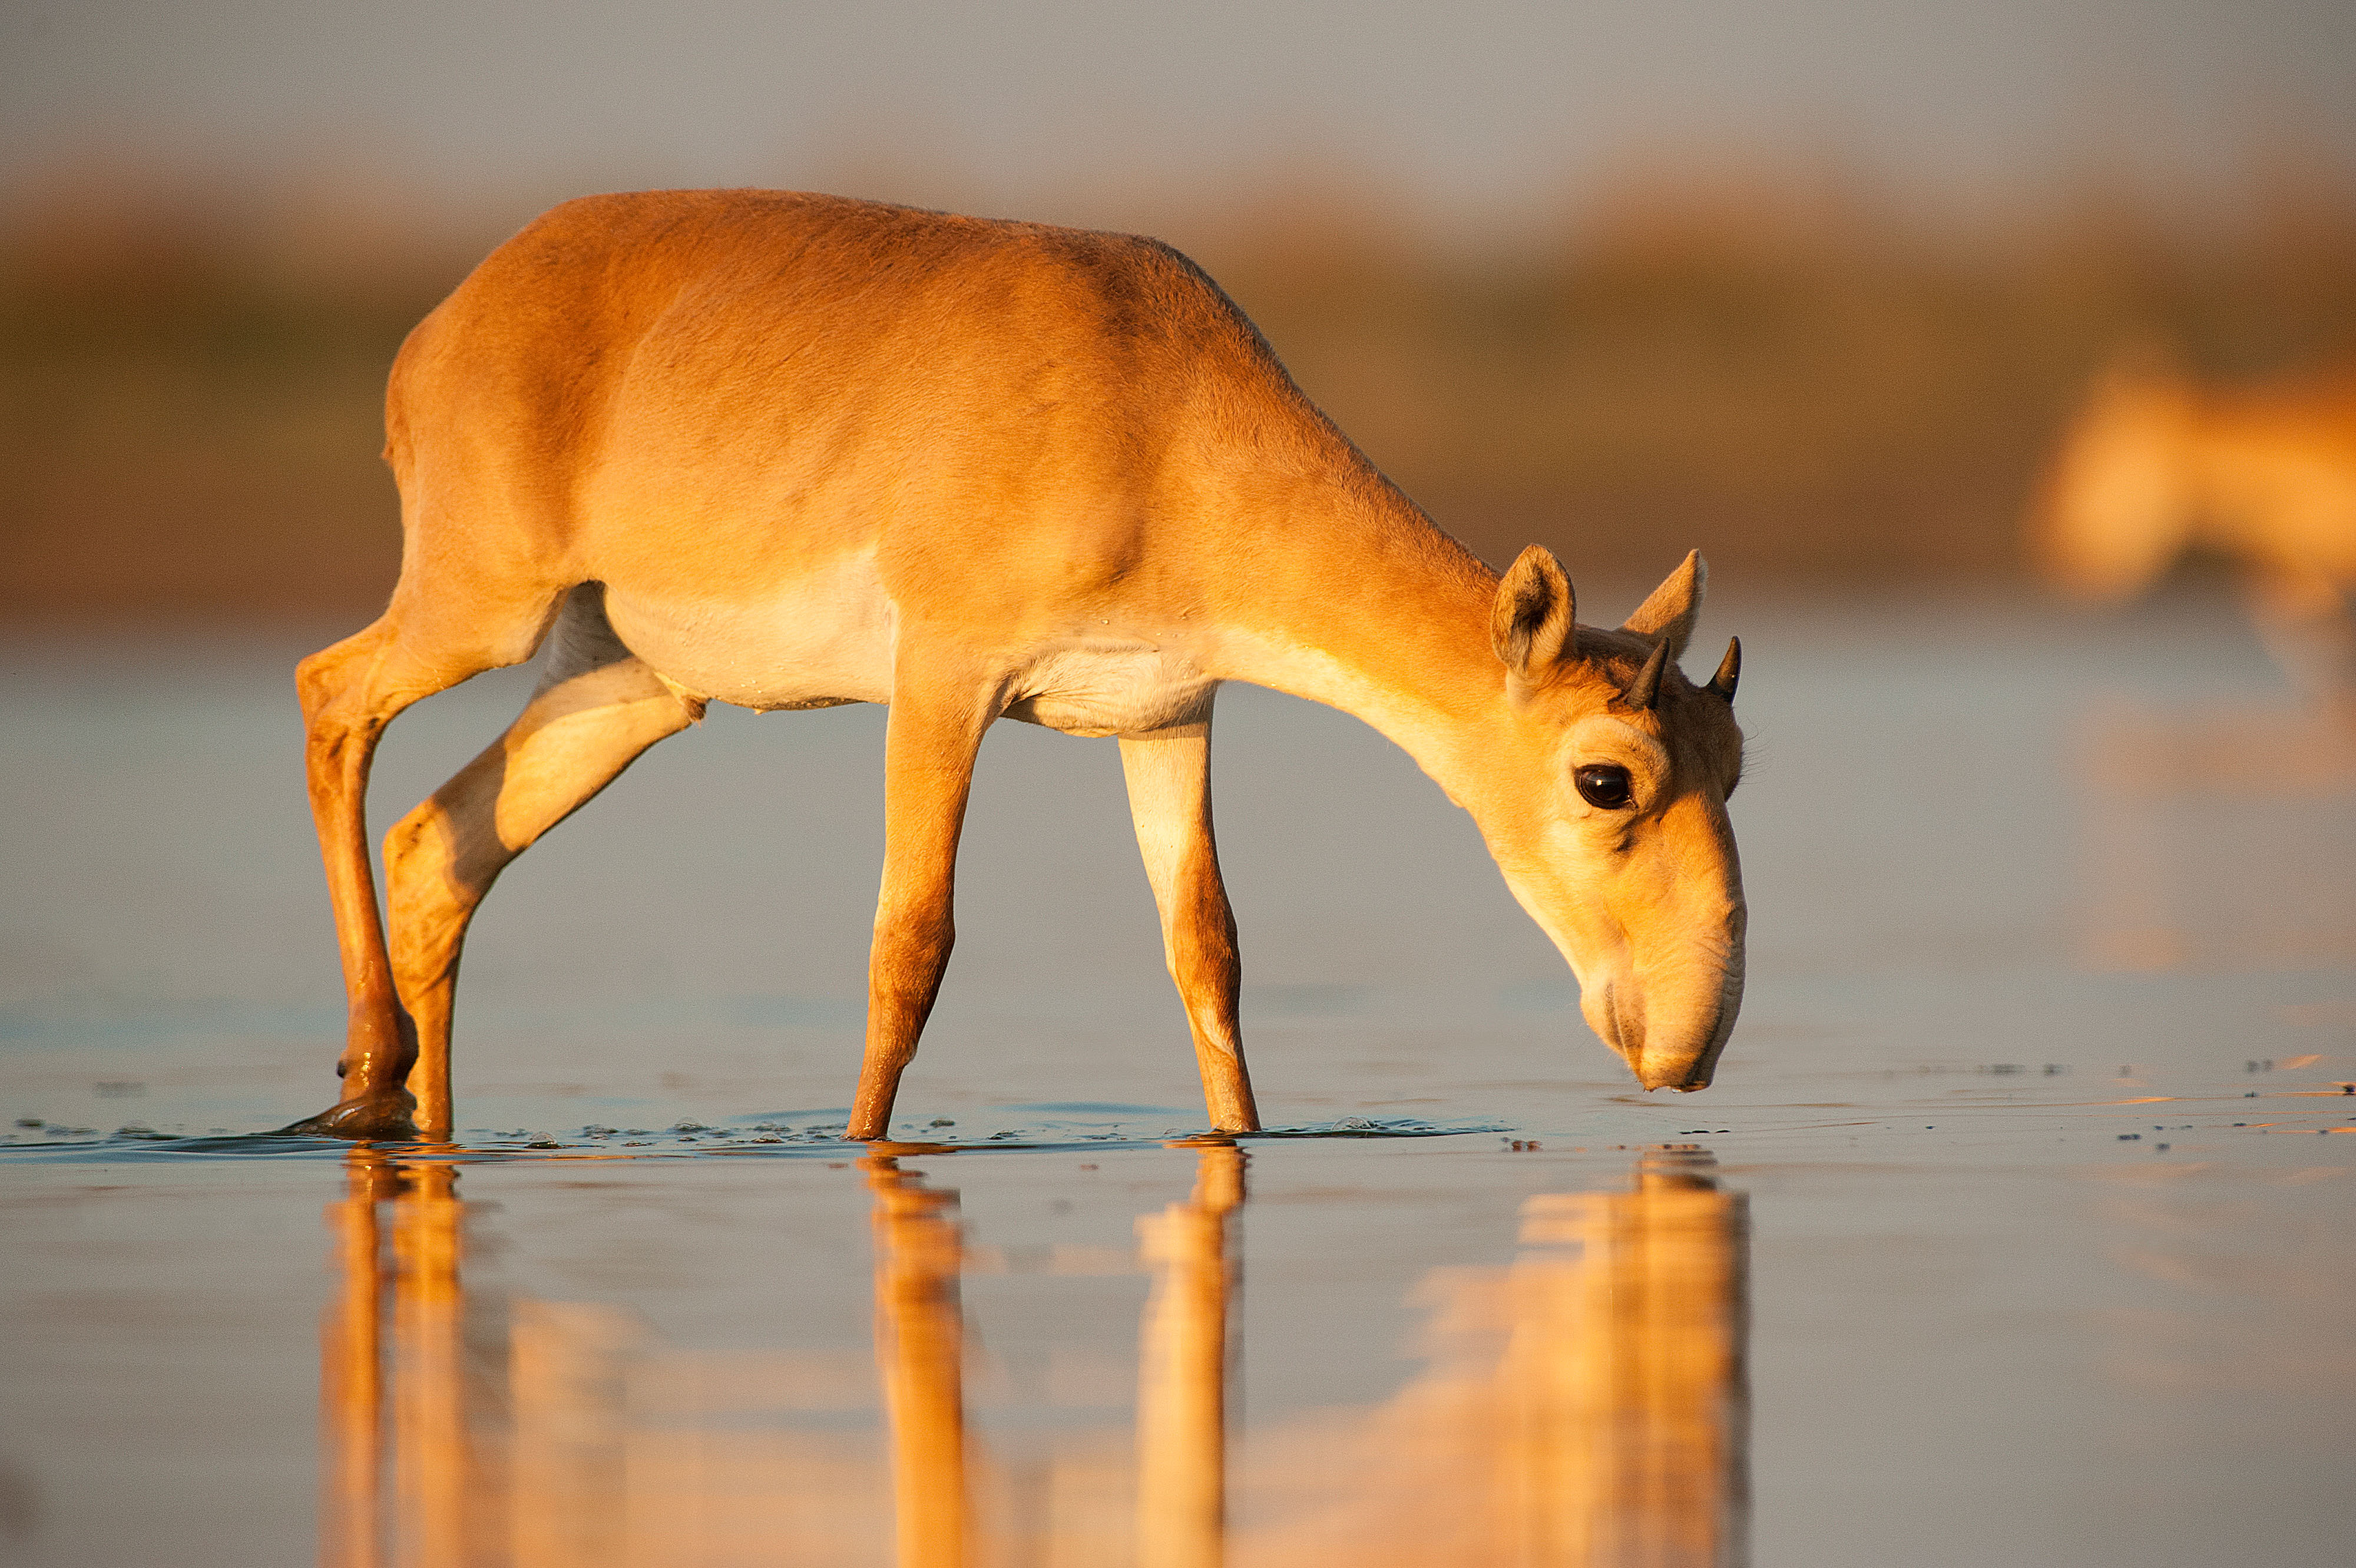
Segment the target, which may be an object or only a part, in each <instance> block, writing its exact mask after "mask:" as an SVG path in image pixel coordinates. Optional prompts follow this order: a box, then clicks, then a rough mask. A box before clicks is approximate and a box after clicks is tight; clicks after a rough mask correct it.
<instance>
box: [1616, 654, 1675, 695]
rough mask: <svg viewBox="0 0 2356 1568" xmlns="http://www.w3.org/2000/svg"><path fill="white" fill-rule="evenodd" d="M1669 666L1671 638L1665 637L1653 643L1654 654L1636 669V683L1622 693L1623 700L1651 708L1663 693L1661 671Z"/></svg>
mask: <svg viewBox="0 0 2356 1568" xmlns="http://www.w3.org/2000/svg"><path fill="white" fill-rule="evenodd" d="M1668 667H1669V639H1667V638H1663V639H1661V640H1660V641H1658V642H1656V643H1655V644H1653V656H1652V657H1651V658H1650V659H1647V660H1644V668H1643V669H1642V670H1639V671H1636V683H1635V684H1634V685H1633V686H1631V687H1629V688H1628V690H1627V691H1626V692H1624V693H1622V694H1621V699H1620V700H1621V701H1622V702H1623V703H1627V704H1628V706H1630V707H1632V708H1637V709H1643V708H1649V707H1651V706H1652V705H1653V703H1654V702H1655V700H1656V699H1658V698H1659V696H1660V694H1661V671H1664V670H1666V669H1667V668H1668Z"/></svg>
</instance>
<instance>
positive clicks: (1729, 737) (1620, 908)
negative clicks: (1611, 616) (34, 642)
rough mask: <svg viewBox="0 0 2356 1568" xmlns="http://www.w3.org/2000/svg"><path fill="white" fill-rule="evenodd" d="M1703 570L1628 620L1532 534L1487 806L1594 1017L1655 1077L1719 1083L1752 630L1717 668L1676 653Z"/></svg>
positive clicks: (1738, 904)
mask: <svg viewBox="0 0 2356 1568" xmlns="http://www.w3.org/2000/svg"><path fill="white" fill-rule="evenodd" d="M1705 576H1706V568H1705V567H1704V566H1703V564H1702V561H1701V557H1700V556H1699V555H1698V554H1691V555H1687V557H1686V560H1685V564H1683V565H1681V566H1679V567H1678V568H1677V569H1676V571H1675V572H1672V573H1671V574H1669V576H1668V580H1667V581H1665V582H1664V583H1663V584H1662V585H1660V586H1659V587H1658V588H1656V589H1655V590H1654V591H1653V594H1652V596H1651V597H1650V598H1647V599H1646V600H1645V601H1644V604H1643V605H1641V606H1639V607H1637V610H1636V613H1635V614H1633V615H1632V616H1630V617H1629V618H1628V620H1627V622H1626V623H1625V624H1624V625H1622V627H1620V628H1618V629H1617V630H1605V629H1603V628H1597V627H1586V626H1580V625H1578V624H1577V623H1576V621H1575V619H1574V617H1573V611H1574V603H1573V600H1572V596H1571V588H1570V581H1569V578H1568V577H1566V576H1565V575H1563V570H1562V565H1561V564H1560V563H1559V562H1558V561H1557V560H1556V559H1555V558H1554V556H1553V555H1552V554H1551V553H1548V552H1547V551H1546V550H1544V549H1541V548H1539V547H1538V546H1537V545H1535V544H1534V545H1532V546H1530V547H1529V548H1528V549H1526V550H1525V551H1523V552H1522V554H1521V558H1520V559H1519V560H1517V561H1515V563H1514V566H1513V570H1511V571H1510V572H1508V573H1506V574H1505V581H1504V583H1503V584H1502V585H1500V586H1499V587H1498V590H1497V599H1496V606H1495V609H1494V615H1493V618H1492V622H1491V632H1492V636H1493V639H1494V643H1495V646H1496V650H1497V657H1498V658H1499V659H1500V660H1503V661H1504V664H1505V670H1504V671H1503V674H1504V682H1503V687H1504V690H1503V693H1502V697H1501V701H1502V703H1503V704H1504V707H1505V722H1504V725H1503V730H1504V736H1503V737H1501V738H1503V739H1504V740H1505V745H1503V746H1501V747H1500V753H1501V755H1499V756H1497V757H1494V759H1493V765H1492V766H1491V767H1490V768H1485V769H1483V772H1484V773H1485V774H1486V776H1487V777H1489V778H1490V779H1494V780H1495V781H1496V782H1495V787H1494V789H1492V791H1491V792H1490V793H1489V795H1488V798H1487V799H1485V800H1483V801H1482V802H1481V803H1480V804H1479V805H1477V806H1475V807H1474V808H1473V816H1474V818H1475V820H1476V821H1478V822H1480V824H1481V829H1482V832H1483V836H1484V837H1485V838H1486V839H1487V840H1488V843H1489V848H1490V851H1491V853H1492V854H1494V855H1495V856H1496V859H1497V864H1498V865H1499V867H1500V868H1501V869H1502V870H1503V871H1504V872H1505V881H1506V884H1507V885H1508V886H1510V887H1512V889H1513V891H1514V896H1515V897H1516V898H1518V899H1519V900H1520V901H1521V905H1522V908H1525V909H1526V910H1528V911H1529V913H1530V916H1531V918H1534V919H1535V920H1537V923H1538V925H1539V927H1540V928H1541V929H1544V930H1545V932H1546V933H1547V936H1549V937H1551V938H1553V939H1554V942H1555V945H1556V946H1557V947H1558V948H1559V949H1561V950H1562V954H1563V957H1565V958H1566V959H1568V960H1569V961H1570V967H1571V971H1572V972H1573V973H1574V974H1576V975H1577V976H1578V977H1579V986H1580V1011H1581V1012H1583V1013H1584V1014H1585V1015H1586V1016H1587V1022H1588V1024H1589V1025H1590V1026H1591V1027H1592V1028H1593V1029H1594V1030H1595V1032H1596V1033H1597V1034H1598V1035H1600V1036H1602V1038H1603V1041H1604V1043H1605V1044H1607V1045H1609V1046H1610V1047H1612V1049H1613V1050H1615V1051H1618V1052H1619V1053H1620V1055H1621V1056H1622V1058H1626V1060H1627V1063H1628V1066H1629V1068H1630V1069H1631V1070H1632V1071H1633V1072H1634V1073H1635V1075H1636V1078H1637V1080H1638V1081H1639V1082H1641V1083H1642V1084H1644V1087H1645V1088H1646V1089H1647V1090H1653V1089H1678V1090H1697V1089H1706V1088H1708V1085H1709V1080H1710V1075H1711V1073H1712V1071H1713V1070H1714V1069H1716V1067H1717V1064H1718V1057H1719V1052H1720V1051H1721V1050H1723V1049H1724V1048H1725V1046H1726V1037H1727V1036H1728V1035H1729V1034H1730V1033H1731V1032H1732V1031H1733V1028H1734V1017H1735V1014H1736V1012H1737V1011H1738V1010H1739V1009H1740V1006H1741V1004H1742V936H1743V924H1744V919H1745V913H1744V906H1743V901H1742V869H1741V866H1740V863H1739V862H1738V861H1737V859H1736V856H1735V849H1734V832H1733V830H1732V828H1731V827H1730V825H1729V823H1728V821H1727V815H1726V798H1727V797H1728V796H1729V795H1731V794H1732V793H1733V792H1734V787H1735V785H1736V783H1737V782H1738V781H1739V780H1740V778H1741V776H1742V731H1741V730H1740V727H1738V726H1737V725H1736V724H1735V722H1734V687H1735V682H1736V679H1737V677H1738V676H1739V675H1740V670H1741V659H1742V649H1741V644H1740V642H1732V643H1730V644H1729V645H1728V647H1727V650H1726V658H1725V660H1724V662H1722V663H1721V664H1720V665H1719V669H1718V673H1717V674H1716V675H1714V676H1712V677H1711V678H1710V679H1709V680H1708V682H1705V683H1703V684H1701V685H1698V686H1697V685H1695V684H1694V683H1693V682H1690V681H1687V679H1686V677H1685V674H1684V672H1683V671H1680V670H1679V669H1678V668H1677V658H1678V656H1679V655H1680V654H1682V653H1683V652H1684V651H1685V648H1686V642H1687V639H1688V638H1689V637H1690V636H1691V635H1692V632H1693V627H1694V619H1695V617H1696V615H1697V613H1698V611H1699V610H1700V608H1701V597H1702V585H1703V581H1704V578H1705ZM1493 733H1494V732H1493ZM1508 757H1510V759H1511V761H1510V763H1508V760H1507V759H1508Z"/></svg>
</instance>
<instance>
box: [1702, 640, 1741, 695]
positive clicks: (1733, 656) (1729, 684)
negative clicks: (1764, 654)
mask: <svg viewBox="0 0 2356 1568" xmlns="http://www.w3.org/2000/svg"><path fill="white" fill-rule="evenodd" d="M1741 679H1742V639H1740V638H1739V637H1730V638H1728V639H1726V657H1725V658H1723V659H1721V660H1719V661H1718V673H1717V674H1715V675H1713V676H1711V677H1710V678H1709V689H1710V690H1711V691H1713V692H1716V693H1718V694H1719V696H1721V697H1724V698H1725V699H1726V700H1727V701H1728V702H1732V701H1734V685H1735V682H1738V681H1740V680H1741Z"/></svg>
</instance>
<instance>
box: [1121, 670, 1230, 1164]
mask: <svg viewBox="0 0 2356 1568" xmlns="http://www.w3.org/2000/svg"><path fill="white" fill-rule="evenodd" d="M1120 767H1121V771H1122V773H1123V774H1125V775H1126V776H1127V777H1128V779H1129V811H1130V820H1131V821H1132V822H1135V823H1136V826H1137V847H1138V850H1139V853H1141V854H1142V855H1143V856H1144V857H1145V875H1146V879H1147V880H1148V881H1150V882H1151V883H1152V884H1153V902H1154V904H1155V905H1156V906H1157V907H1158V908H1160V909H1161V911H1162V950H1163V952H1164V953H1165V954H1167V955H1168V957H1169V961H1170V977H1171V979H1173V980H1174V981H1176V982H1177V983H1178V995H1179V997H1180V999H1181V1000H1182V1001H1183V1002H1184V1003H1185V1004H1186V1024H1187V1027H1188V1028H1189V1029H1190V1030H1192V1031H1193V1033H1194V1060H1195V1062H1196V1064H1197V1065H1198V1066H1199V1067H1201V1069H1202V1070H1203V1102H1204V1104H1205V1106H1206V1107H1207V1108H1208V1109H1209V1111H1210V1113H1211V1125H1212V1126H1214V1127H1216V1128H1218V1129H1219V1130H1220V1131H1221V1132H1224V1133H1257V1132H1258V1131H1259V1108H1258V1106H1257V1105H1255V1104H1253V1102H1252V1089H1251V1074H1250V1073H1249V1071H1248V1069H1246V1068H1245V1066H1244V1042H1243V1030H1242V1028H1241V1026H1239V1025H1238V1024H1237V1019H1236V995H1237V992H1238V991H1240V990H1241V989H1242V985H1243V961H1242V960H1241V959H1240V957H1238V955H1237V951H1236V917H1235V913H1234V911H1233V910H1231V909H1230V908H1228V907H1227V887H1226V883H1225V882H1223V881H1222V880H1220V877H1219V852H1218V846H1217V845H1216V844H1215V843H1213V842H1212V838H1211V720H1210V715H1209V714H1208V712H1207V711H1206V712H1205V714H1204V716H1203V718H1202V719H1201V721H1200V722H1198V723H1194V724H1188V725H1173V726H1172V727H1170V728H1168V729H1162V730H1154V731H1152V732H1151V733H1149V734H1145V735H1135V736H1121V737H1120Z"/></svg>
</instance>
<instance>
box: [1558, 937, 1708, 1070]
mask: <svg viewBox="0 0 2356 1568" xmlns="http://www.w3.org/2000/svg"><path fill="white" fill-rule="evenodd" d="M1720 929H1721V930H1722V931H1723V933H1724V945H1723V947H1720V946H1719V944H1718V943H1715V942H1711V943H1705V944H1699V946H1700V947H1701V949H1702V950H1693V949H1692V948H1688V949H1687V950H1686V951H1685V952H1683V953H1681V954H1679V955H1678V956H1677V957H1676V959H1675V960H1673V961H1666V962H1655V963H1654V964H1652V965H1646V964H1644V963H1642V962H1641V961H1628V962H1625V963H1623V964H1622V965H1620V966H1616V967H1617V972H1615V973H1612V974H1611V975H1610V976H1608V977H1598V978H1599V979H1601V983H1590V984H1588V985H1586V986H1584V987H1583V988H1582V989H1581V992H1580V1011H1581V1012H1582V1013H1584V1014H1585V1015H1586V1016H1587V1022H1588V1026H1589V1027H1590V1028H1592V1029H1593V1030H1594V1031H1595V1033H1596V1034H1597V1035H1598V1036H1601V1039H1602V1040H1603V1043H1604V1044H1606V1045H1608V1046H1610V1047H1612V1049H1613V1050H1615V1051H1617V1052H1619V1053H1620V1057H1621V1059H1622V1060H1623V1061H1625V1062H1626V1063H1627V1064H1628V1070H1629V1071H1631V1072H1633V1073H1634V1074H1635V1075H1636V1081H1637V1082H1639V1083H1641V1084H1643V1085H1644V1088H1645V1089H1646V1090H1648V1091H1649V1090H1655V1089H1674V1090H1678V1091H1679V1092H1681V1093H1686V1094H1690V1093H1692V1092H1693V1091H1694V1090H1697V1089H1708V1087H1709V1082H1710V1079H1711V1078H1712V1077H1713V1076H1714V1075H1715V1074H1716V1073H1717V1071H1718V1058H1719V1056H1720V1055H1721V1054H1722V1053H1723V1052H1724V1051H1725V1049H1726V1042H1727V1039H1728V1037H1729V1036H1731V1035H1732V1034H1733V1033H1734V1020H1735V1018H1736V1016H1737V1015H1739V1014H1740V1012H1741V1011H1742V957H1743V955H1742V937H1743V910H1742V907H1741V906H1740V904H1737V905H1736V906H1735V907H1734V908H1732V909H1731V910H1730V912H1729V913H1728V915H1727V917H1726V918H1725V922H1724V924H1723V926H1722V927H1721V928H1720Z"/></svg>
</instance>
